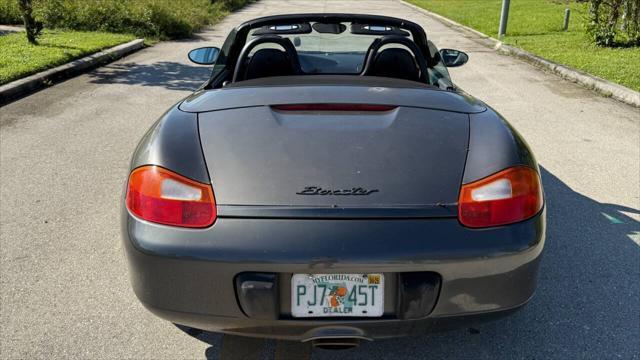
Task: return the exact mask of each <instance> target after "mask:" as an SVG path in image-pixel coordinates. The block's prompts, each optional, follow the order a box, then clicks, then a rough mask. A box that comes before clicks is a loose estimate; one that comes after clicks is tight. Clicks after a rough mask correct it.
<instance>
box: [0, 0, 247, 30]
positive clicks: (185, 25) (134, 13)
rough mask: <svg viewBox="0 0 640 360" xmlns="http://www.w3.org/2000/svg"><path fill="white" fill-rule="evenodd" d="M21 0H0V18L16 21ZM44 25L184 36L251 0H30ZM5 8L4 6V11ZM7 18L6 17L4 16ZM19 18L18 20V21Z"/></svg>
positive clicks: (5, 20) (2, 20)
mask: <svg viewBox="0 0 640 360" xmlns="http://www.w3.org/2000/svg"><path fill="white" fill-rule="evenodd" d="M18 1H20V0H0V10H1V11H2V15H0V22H6V23H15V22H16V21H15V9H14V7H15V5H14V4H17V2H18ZM32 1H33V3H34V6H33V8H34V16H35V18H36V20H38V21H42V22H43V23H44V25H45V28H49V29H53V28H61V29H73V30H82V31H106V32H116V33H130V34H135V35H137V36H142V37H153V38H159V39H167V38H184V37H188V36H190V35H191V34H192V33H193V32H194V31H197V30H199V29H201V28H202V27H203V26H205V25H208V24H211V23H214V22H215V21H217V20H219V19H220V18H221V17H223V16H224V15H226V14H227V13H228V12H229V11H232V10H235V9H237V8H239V7H242V6H244V5H245V4H247V3H249V2H251V1H252V0H217V1H213V2H212V1H211V0H32ZM4 9H6V10H7V12H6V15H5V12H4ZM5 18H6V19H5ZM19 22H21V21H19Z"/></svg>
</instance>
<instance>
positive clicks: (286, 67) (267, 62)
mask: <svg viewBox="0 0 640 360" xmlns="http://www.w3.org/2000/svg"><path fill="white" fill-rule="evenodd" d="M294 72H295V70H294V69H293V68H292V67H291V62H290V61H289V59H288V58H287V53H285V52H284V51H282V50H278V49H260V50H258V51H256V52H255V53H254V54H253V55H252V56H251V58H250V59H249V63H248V64H247V70H246V72H245V76H244V79H245V80H249V79H256V78H261V77H268V76H287V75H293V74H294Z"/></svg>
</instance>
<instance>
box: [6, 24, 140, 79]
mask: <svg viewBox="0 0 640 360" xmlns="http://www.w3.org/2000/svg"><path fill="white" fill-rule="evenodd" d="M134 38H135V37H134V36H133V35H126V34H112V33H105V32H82V31H57V30H45V31H44V32H43V34H42V35H41V36H40V38H39V39H38V42H39V44H38V45H31V44H29V43H28V42H27V37H26V35H25V34H24V33H13V34H8V35H0V49H1V50H0V85H2V84H5V83H8V82H10V81H12V80H15V79H18V78H21V77H25V76H28V75H31V74H34V73H37V72H39V71H42V70H46V69H49V68H52V67H55V66H57V65H61V64H64V63H67V62H69V61H71V60H73V59H76V58H79V57H82V56H85V55H89V54H92V53H95V52H98V51H100V50H103V49H105V48H109V47H112V46H115V45H118V44H121V43H125V42H128V41H131V40H133V39H134Z"/></svg>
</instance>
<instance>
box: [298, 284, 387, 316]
mask: <svg viewBox="0 0 640 360" xmlns="http://www.w3.org/2000/svg"><path fill="white" fill-rule="evenodd" d="M383 313H384V276H383V275H382V274H294V275H293V277H292V278H291V315H292V316H293V317H335V316H362V317H376V316H382V314H383Z"/></svg>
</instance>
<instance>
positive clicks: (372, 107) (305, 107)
mask: <svg viewBox="0 0 640 360" xmlns="http://www.w3.org/2000/svg"><path fill="white" fill-rule="evenodd" d="M271 108H272V109H275V110H279V111H391V110H393V109H395V108H397V106H395V105H378V104H283V105H271Z"/></svg>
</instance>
